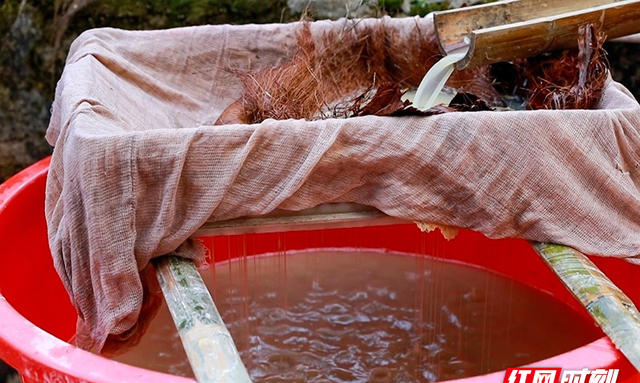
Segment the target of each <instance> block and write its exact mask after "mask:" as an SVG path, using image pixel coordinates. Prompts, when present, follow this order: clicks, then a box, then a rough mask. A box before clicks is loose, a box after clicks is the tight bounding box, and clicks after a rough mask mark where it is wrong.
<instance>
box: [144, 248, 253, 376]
mask: <svg viewBox="0 0 640 383" xmlns="http://www.w3.org/2000/svg"><path fill="white" fill-rule="evenodd" d="M153 262H154V266H155V268H156V275H157V278H158V281H159V282H160V287H161V288H162V292H163V293H164V297H165V300H166V302H167V306H168V307H169V311H170V312H171V316H172V317H173V321H174V322H175V324H176V327H177V328H178V334H179V335H180V339H181V341H182V345H183V347H184V349H185V351H186V353H187V357H188V358H189V363H190V364H191V368H192V369H193V373H194V375H195V377H196V380H197V381H198V382H200V383H251V379H250V378H249V373H248V372H247V369H246V368H245V366H244V364H243V363H242V360H241V359H240V355H239V354H238V350H237V348H236V346H235V344H234V342H233V339H232V338H231V334H230V333H229V330H227V327H226V326H225V324H224V322H223V321H222V317H220V313H219V312H218V309H217V308H216V306H215V304H214V302H213V299H212V298H211V295H210V294H209V290H207V286H206V285H205V284H204V282H203V281H202V277H201V276H200V274H199V273H198V270H197V269H196V267H195V265H194V264H193V262H192V261H190V260H188V259H182V258H179V257H176V256H164V257H160V258H157V259H154V261H153Z"/></svg>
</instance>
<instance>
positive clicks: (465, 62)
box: [434, 0, 640, 69]
mask: <svg viewBox="0 0 640 383" xmlns="http://www.w3.org/2000/svg"><path fill="white" fill-rule="evenodd" d="M638 18H640V1H638V0H624V1H620V0H582V1H575V0H553V1H551V0H504V1H498V2H495V3H489V4H483V5H476V6H472V7H466V8H459V9H452V10H448V11H442V12H436V13H434V25H435V30H436V36H437V40H438V44H439V47H440V50H441V52H442V53H443V54H448V53H449V52H451V51H452V50H456V49H459V48H460V47H462V46H468V53H467V54H466V56H465V57H464V58H462V59H461V60H459V61H458V62H457V63H456V68H457V69H462V68H471V67H475V66H479V65H486V64H492V63H496V62H501V61H509V60H512V59H515V58H526V57H531V56H535V55H538V54H540V53H544V52H549V51H553V50H561V49H570V48H574V47H575V45H576V41H577V36H578V28H579V27H580V26H581V25H586V24H593V25H594V26H595V27H596V29H597V30H598V31H602V32H604V33H605V34H606V35H607V36H608V38H616V37H622V36H627V35H630V34H634V33H638V32H640V23H638Z"/></svg>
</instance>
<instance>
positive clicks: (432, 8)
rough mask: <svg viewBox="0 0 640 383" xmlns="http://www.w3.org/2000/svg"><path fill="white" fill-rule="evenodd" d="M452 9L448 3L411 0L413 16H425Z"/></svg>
mask: <svg viewBox="0 0 640 383" xmlns="http://www.w3.org/2000/svg"><path fill="white" fill-rule="evenodd" d="M450 8H451V3H449V2H448V1H438V2H434V1H429V0H411V12H410V13H411V14H414V15H420V16H425V15H427V14H428V13H431V12H436V11H443V10H447V9H450Z"/></svg>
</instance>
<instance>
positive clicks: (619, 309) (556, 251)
mask: <svg viewBox="0 0 640 383" xmlns="http://www.w3.org/2000/svg"><path fill="white" fill-rule="evenodd" d="M532 246H533V248H534V249H535V250H536V252H537V253H538V254H539V255H540V256H541V257H542V259H544V261H545V262H546V263H547V265H548V266H549V267H550V268H551V270H553V271H554V272H555V273H556V275H557V276H558V278H560V280H561V281H562V282H563V283H564V285H565V286H566V287H567V288H568V289H569V290H570V291H571V293H573V295H574V296H575V297H576V298H577V299H578V301H580V303H581V304H582V305H583V306H584V307H585V308H586V309H587V311H588V312H589V314H590V315H591V317H592V318H593V319H594V320H595V321H596V323H597V324H598V326H600V328H602V330H603V331H604V333H605V334H607V336H608V337H609V338H610V339H611V341H612V342H613V344H614V345H615V346H616V347H617V348H618V349H619V350H620V352H622V353H623V354H624V356H626V357H627V359H628V360H629V362H631V364H632V365H633V366H634V367H635V368H636V369H637V370H638V371H640V313H639V312H638V309H637V308H636V306H635V305H634V304H633V302H632V301H631V300H630V299H629V298H628V297H627V296H626V295H625V294H624V293H623V292H622V291H621V290H620V289H619V288H618V287H617V286H616V285H615V284H614V283H613V282H612V281H611V280H610V279H609V278H607V276H606V275H605V274H604V273H603V272H602V271H601V270H600V269H599V268H598V267H597V266H596V265H595V264H594V263H593V262H592V261H591V260H590V259H589V258H587V257H586V256H585V255H584V254H582V253H581V252H579V251H577V250H574V249H572V248H570V247H566V246H561V245H554V244H548V243H532Z"/></svg>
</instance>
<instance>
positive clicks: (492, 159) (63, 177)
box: [46, 18, 640, 351]
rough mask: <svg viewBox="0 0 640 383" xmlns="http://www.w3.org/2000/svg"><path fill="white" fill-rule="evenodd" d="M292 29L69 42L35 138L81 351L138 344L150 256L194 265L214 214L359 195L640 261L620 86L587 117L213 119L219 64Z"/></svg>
mask: <svg viewBox="0 0 640 383" xmlns="http://www.w3.org/2000/svg"><path fill="white" fill-rule="evenodd" d="M345 22H353V21H344V20H343V21H337V22H329V21H322V22H314V23H311V24H312V25H311V29H312V31H313V32H314V33H319V32H321V31H323V30H329V29H332V28H343V27H344V23H345ZM361 22H362V23H372V24H373V23H378V22H381V20H380V19H371V20H364V21H361ZM385 22H386V23H387V26H388V27H389V28H397V29H398V30H399V31H406V30H409V29H411V28H416V27H419V28H423V29H424V30H425V31H427V32H428V33H432V29H433V26H432V23H431V21H430V19H428V18H425V19H420V18H408V19H385ZM297 28H299V24H296V23H294V24H287V25H244V26H228V25H227V26H200V27H187V28H178V29H173V30H166V31H122V30H116V29H97V30H92V31H88V32H85V33H84V34H82V35H81V36H80V37H79V38H78V39H77V40H76V41H75V42H74V44H73V45H72V47H71V51H70V53H69V56H68V59H67V63H66V66H65V69H64V73H63V75H62V78H61V80H60V82H59V84H58V87H57V92H56V98H55V102H54V105H53V116H52V120H51V124H50V126H49V129H48V132H47V139H48V141H49V142H50V143H51V144H52V145H54V146H55V150H54V154H53V158H52V161H51V167H50V172H49V177H48V183H47V195H46V217H47V222H48V227H49V240H50V247H51V252H52V256H53V259H54V262H55V267H56V269H57V271H58V273H59V274H60V277H61V279H62V280H63V282H64V284H65V286H66V289H67V290H68V292H69V295H70V296H71V299H72V302H73V304H74V305H75V307H76V308H77V310H78V313H79V321H78V337H77V343H78V345H79V346H81V347H83V348H86V349H92V350H96V351H100V350H103V351H108V350H111V349H113V347H111V346H110V344H111V343H112V342H115V343H114V344H117V342H121V343H127V342H134V341H135V339H136V338H137V336H139V334H140V333H141V331H140V330H141V329H142V328H143V327H144V324H143V322H144V320H145V319H148V318H149V317H150V316H151V314H150V312H153V309H148V307H153V304H152V303H149V302H150V301H153V299H151V298H153V297H154V296H155V295H154V293H153V291H151V290H152V289H150V288H149V289H147V290H145V287H149V285H148V283H147V282H145V281H146V280H148V279H149V278H148V277H149V272H150V271H151V270H150V268H148V267H146V266H147V265H148V263H149V260H150V259H151V258H153V257H157V256H161V255H163V254H167V253H172V252H175V253H178V254H179V255H181V256H185V257H189V258H192V259H194V260H196V262H200V261H202V259H203V252H202V250H201V249H200V248H199V247H198V246H196V245H194V243H193V242H191V241H190V240H188V239H189V238H190V236H191V235H192V234H193V233H194V232H195V231H196V230H197V229H198V228H199V227H200V226H201V225H202V224H203V223H204V222H205V221H207V220H208V219H210V218H211V219H214V220H223V219H231V218H235V217H240V216H246V215H254V214H263V213H268V212H270V211H272V210H274V209H276V208H280V209H286V210H300V209H306V208H310V207H313V206H316V205H318V204H321V203H327V202H355V203H359V204H364V205H370V206H374V207H376V208H378V209H380V210H381V211H383V212H385V213H386V214H389V215H391V216H395V217H400V218H404V219H410V220H416V221H424V222H433V223H437V224H442V225H448V226H455V227H463V228H469V229H472V230H476V231H479V232H481V233H483V234H485V235H487V236H489V237H492V238H505V237H519V238H525V239H529V240H535V241H542V242H553V243H558V244H564V245H568V246H571V247H574V248H576V249H578V250H580V251H582V252H586V253H588V254H600V255H604V256H615V257H628V258H630V259H631V260H636V258H634V257H638V256H639V255H640V190H639V186H640V134H639V132H638V128H639V127H640V106H639V105H638V103H637V102H636V100H635V99H634V98H633V96H631V94H630V93H629V92H628V91H627V90H626V89H625V88H624V87H623V86H621V85H620V84H618V83H616V82H614V81H613V80H609V81H608V82H607V84H606V88H605V90H604V94H603V98H602V100H601V102H600V104H599V106H598V108H597V110H568V111H557V110H556V111H549V110H541V111H509V112H474V113H465V112H458V113H447V114H442V115H435V116H430V117H376V116H366V117H357V118H350V119H327V120H322V121H313V122H308V121H301V120H286V121H274V120H267V121H265V122H263V123H260V124H255V125H222V126H213V122H214V121H215V120H216V119H217V117H218V116H219V115H220V113H221V112H222V111H223V110H224V109H225V108H226V107H227V106H228V105H229V104H230V103H232V102H233V101H235V100H236V99H237V98H238V97H239V96H240V95H241V93H242V91H243V90H242V87H241V84H240V82H239V80H238V78H237V76H235V75H233V74H231V72H230V71H229V69H234V70H241V71H244V70H259V69H262V68H267V67H272V66H274V65H278V64H282V63H284V62H286V61H287V59H289V58H290V57H291V55H292V54H293V53H294V52H295V46H296V40H295V31H296V30H297ZM403 33H404V32H403ZM639 259H640V258H639ZM151 279H152V278H151ZM144 291H146V293H144ZM156 298H157V297H156ZM143 303H144V304H146V305H147V306H144V307H145V309H143ZM114 347H115V346H114Z"/></svg>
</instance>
